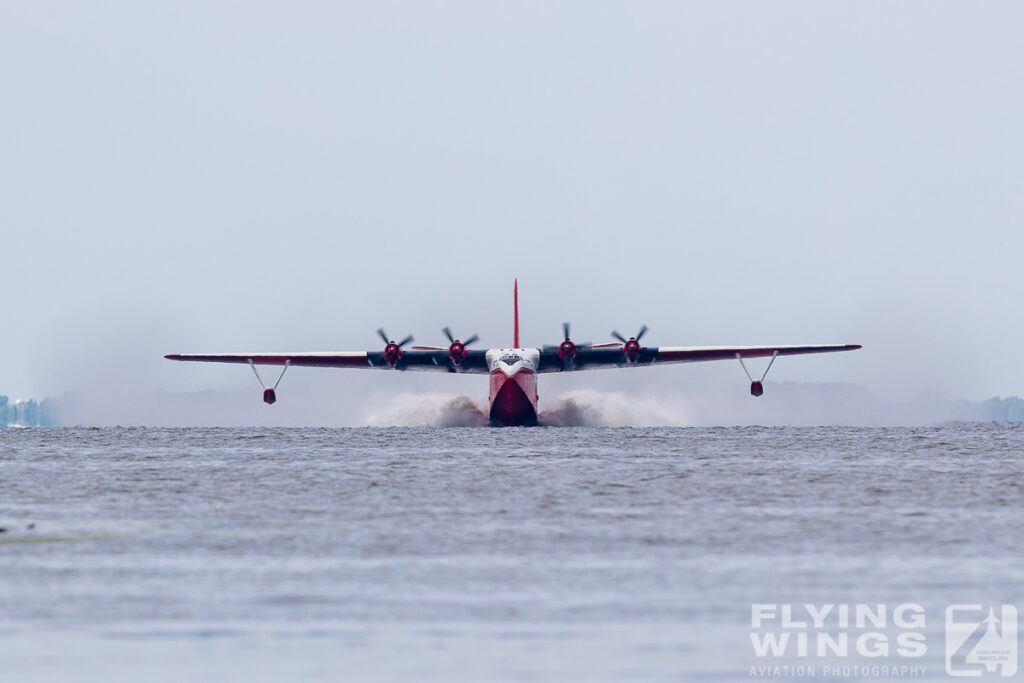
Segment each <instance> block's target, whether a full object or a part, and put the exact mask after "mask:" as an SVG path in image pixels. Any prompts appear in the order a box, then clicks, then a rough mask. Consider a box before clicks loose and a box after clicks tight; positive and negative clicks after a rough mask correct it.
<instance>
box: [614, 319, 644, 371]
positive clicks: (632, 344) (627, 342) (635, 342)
mask: <svg viewBox="0 0 1024 683" xmlns="http://www.w3.org/2000/svg"><path fill="white" fill-rule="evenodd" d="M645 334H647V325H641V326H640V331H639V332H637V333H636V336H635V337H630V338H629V339H626V338H625V337H623V336H622V335H621V334H619V332H618V330H612V336H613V337H615V338H616V339H618V340H619V341H620V342H622V355H624V356H625V357H626V358H627V359H628V360H629V362H630V363H635V362H636V359H637V358H639V357H640V351H641V350H643V347H642V346H640V339H641V338H643V336H644V335H645Z"/></svg>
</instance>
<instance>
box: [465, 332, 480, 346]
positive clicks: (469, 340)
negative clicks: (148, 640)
mask: <svg viewBox="0 0 1024 683" xmlns="http://www.w3.org/2000/svg"><path fill="white" fill-rule="evenodd" d="M478 339H480V335H478V334H474V335H471V336H470V338H469V339H467V340H466V341H464V342H462V345H463V346H469V345H470V344H472V343H473V342H475V341H477V340H478Z"/></svg>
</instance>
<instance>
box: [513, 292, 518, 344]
mask: <svg viewBox="0 0 1024 683" xmlns="http://www.w3.org/2000/svg"><path fill="white" fill-rule="evenodd" d="M512 302H513V303H512V306H513V310H514V312H515V316H516V320H515V325H514V327H513V328H512V337H513V338H512V346H513V347H515V348H517V349H518V348H519V278H516V282H515V285H513V287H512Z"/></svg>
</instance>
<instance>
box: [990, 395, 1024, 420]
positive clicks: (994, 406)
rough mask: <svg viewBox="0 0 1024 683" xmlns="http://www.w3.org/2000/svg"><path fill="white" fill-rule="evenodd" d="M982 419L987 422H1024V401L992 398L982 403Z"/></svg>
mask: <svg viewBox="0 0 1024 683" xmlns="http://www.w3.org/2000/svg"><path fill="white" fill-rule="evenodd" d="M981 419H982V420H984V421H986V422H989V421H991V422H1024V399H1022V398H1017V397H1016V396H1011V397H1009V398H998V397H997V398H990V399H988V400H987V401H982V403H981Z"/></svg>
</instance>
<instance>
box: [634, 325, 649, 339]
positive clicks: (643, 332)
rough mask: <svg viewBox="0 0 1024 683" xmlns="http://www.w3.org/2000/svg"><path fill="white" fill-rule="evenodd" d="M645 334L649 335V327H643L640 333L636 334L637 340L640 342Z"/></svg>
mask: <svg viewBox="0 0 1024 683" xmlns="http://www.w3.org/2000/svg"><path fill="white" fill-rule="evenodd" d="M645 334H647V325H641V326H640V331H639V332H637V333H636V340H637V341H640V337H642V336H644V335H645Z"/></svg>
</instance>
